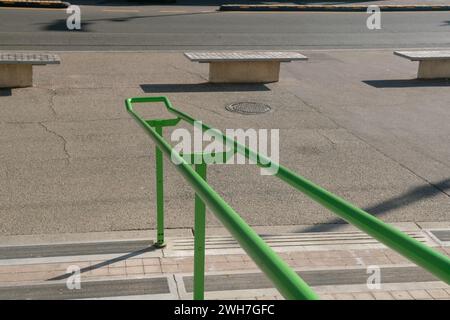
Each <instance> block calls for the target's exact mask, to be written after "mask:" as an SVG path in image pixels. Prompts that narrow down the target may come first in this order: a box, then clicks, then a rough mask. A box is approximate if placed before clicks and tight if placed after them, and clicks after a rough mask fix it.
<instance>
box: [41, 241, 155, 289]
mask: <svg viewBox="0 0 450 320" xmlns="http://www.w3.org/2000/svg"><path fill="white" fill-rule="evenodd" d="M155 250H160V248H157V247H156V246H155V245H152V246H150V247H145V248H142V249H140V250H136V251H133V252H130V253H128V254H125V255H123V256H120V257H116V258H113V259H109V260H105V261H103V262H100V263H97V264H94V265H92V266H89V267H84V268H81V269H80V273H84V272H88V271H92V270H95V269H99V268H102V267H105V266H108V265H110V264H113V263H116V262H120V261H124V260H127V259H130V258H133V257H136V256H139V255H141V254H144V253H147V252H152V251H155ZM72 275H73V274H72V273H65V274H62V275H59V276H56V277H53V278H50V279H47V281H55V280H64V279H67V278H69V277H71V276H72Z"/></svg>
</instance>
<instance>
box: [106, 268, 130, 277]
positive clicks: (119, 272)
mask: <svg viewBox="0 0 450 320" xmlns="http://www.w3.org/2000/svg"><path fill="white" fill-rule="evenodd" d="M108 273H109V275H110V276H124V275H126V274H127V271H126V269H125V267H118V268H108Z"/></svg>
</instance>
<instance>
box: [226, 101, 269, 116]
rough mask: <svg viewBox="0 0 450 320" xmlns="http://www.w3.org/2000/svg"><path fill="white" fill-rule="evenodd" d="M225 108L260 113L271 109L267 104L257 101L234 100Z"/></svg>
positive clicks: (246, 112) (245, 112) (238, 111)
mask: <svg viewBox="0 0 450 320" xmlns="http://www.w3.org/2000/svg"><path fill="white" fill-rule="evenodd" d="M225 109H227V110H228V111H231V112H237V113H241V114H260V113H266V112H269V111H270V110H272V108H270V106H269V105H267V104H265V103H259V102H236V103H232V104H230V105H228V106H226V107H225Z"/></svg>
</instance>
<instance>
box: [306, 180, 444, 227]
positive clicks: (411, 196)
mask: <svg viewBox="0 0 450 320" xmlns="http://www.w3.org/2000/svg"><path fill="white" fill-rule="evenodd" d="M447 190H448V191H449V192H447ZM437 194H446V195H449V194H450V179H443V180H441V181H439V182H438V183H434V184H427V185H423V186H420V187H416V188H414V189H412V190H410V191H409V192H406V193H404V194H402V195H400V196H398V197H394V198H392V199H388V200H386V201H383V202H380V203H377V204H375V205H373V206H370V207H366V208H363V210H364V211H366V212H369V213H370V214H372V215H374V216H380V215H383V214H385V213H387V212H389V211H391V210H394V209H396V208H400V207H404V206H407V205H409V204H411V203H414V202H417V201H420V200H421V199H425V198H431V197H433V196H435V195H437ZM449 197H450V196H449ZM344 225H348V223H346V222H345V221H344V220H342V219H339V218H336V219H333V220H330V221H327V223H326V224H318V225H313V226H311V227H308V228H306V229H301V230H299V231H298V232H327V231H332V230H334V229H338V228H339V227H342V226H344Z"/></svg>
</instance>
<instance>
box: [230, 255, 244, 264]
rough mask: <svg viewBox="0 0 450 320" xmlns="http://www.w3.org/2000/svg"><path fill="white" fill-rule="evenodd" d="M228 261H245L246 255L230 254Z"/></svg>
mask: <svg viewBox="0 0 450 320" xmlns="http://www.w3.org/2000/svg"><path fill="white" fill-rule="evenodd" d="M226 259H227V261H228V262H244V257H243V256H241V255H234V254H233V255H229V256H226Z"/></svg>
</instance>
